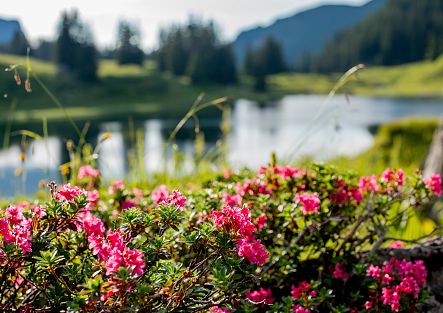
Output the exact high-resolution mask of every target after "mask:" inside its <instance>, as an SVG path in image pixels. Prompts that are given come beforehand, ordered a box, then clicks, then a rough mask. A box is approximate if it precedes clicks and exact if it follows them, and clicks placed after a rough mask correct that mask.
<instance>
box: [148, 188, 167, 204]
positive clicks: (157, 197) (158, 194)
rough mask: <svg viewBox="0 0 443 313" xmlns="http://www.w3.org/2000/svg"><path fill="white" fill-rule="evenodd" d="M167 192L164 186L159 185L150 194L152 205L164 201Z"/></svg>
mask: <svg viewBox="0 0 443 313" xmlns="http://www.w3.org/2000/svg"><path fill="white" fill-rule="evenodd" d="M168 195H169V192H168V188H167V187H166V186H165V185H160V186H158V187H157V188H156V189H154V190H153V191H152V192H151V199H152V201H154V203H157V204H160V203H161V202H162V201H164V200H166V198H167V197H168Z"/></svg>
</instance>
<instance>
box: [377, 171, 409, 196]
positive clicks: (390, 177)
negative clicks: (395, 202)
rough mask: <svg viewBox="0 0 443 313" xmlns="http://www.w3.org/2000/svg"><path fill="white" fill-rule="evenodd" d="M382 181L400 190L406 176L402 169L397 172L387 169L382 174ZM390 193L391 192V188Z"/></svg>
mask: <svg viewBox="0 0 443 313" xmlns="http://www.w3.org/2000/svg"><path fill="white" fill-rule="evenodd" d="M381 181H382V182H383V183H385V184H388V185H391V186H392V187H394V188H398V187H401V186H403V185H404V183H405V174H404V172H403V170H402V169H399V170H397V171H395V170H392V169H389V168H387V169H385V170H384V172H383V173H382V174H381ZM388 191H390V189H389V188H388Z"/></svg>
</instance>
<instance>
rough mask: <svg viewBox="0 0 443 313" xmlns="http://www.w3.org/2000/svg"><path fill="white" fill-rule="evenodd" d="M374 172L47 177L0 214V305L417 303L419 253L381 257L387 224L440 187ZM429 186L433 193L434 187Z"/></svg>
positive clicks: (269, 308)
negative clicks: (138, 183) (189, 188)
mask: <svg viewBox="0 0 443 313" xmlns="http://www.w3.org/2000/svg"><path fill="white" fill-rule="evenodd" d="M439 179H440V178H439V177H438V176H434V177H433V179H432V181H431V180H427V181H424V180H423V179H422V177H421V176H420V174H415V175H413V176H409V177H405V175H404V173H403V171H402V170H400V169H399V170H394V169H387V170H386V171H384V172H383V173H382V174H381V175H380V176H371V177H361V178H359V177H356V176H355V175H353V174H350V173H337V171H336V170H335V169H333V168H330V167H327V166H323V165H316V164H314V165H312V166H310V167H309V168H303V169H294V168H290V167H284V168H282V167H279V166H277V165H275V164H271V165H270V166H268V167H263V168H260V170H259V171H258V173H257V174H253V173H251V172H249V171H242V172H239V173H237V174H231V173H230V172H226V173H225V175H224V176H221V177H219V179H217V180H215V181H211V182H208V183H206V184H204V185H203V186H202V188H200V189H198V190H196V191H193V192H189V193H186V194H185V195H183V194H182V193H181V192H179V191H177V190H176V191H172V192H170V191H169V190H168V189H167V187H166V186H160V187H159V188H158V189H155V190H140V189H137V188H132V189H131V188H128V187H127V186H126V185H125V183H124V182H123V181H117V182H114V183H113V184H112V185H111V186H110V187H109V188H108V189H107V190H105V189H104V188H101V189H99V190H97V189H96V188H98V187H99V184H100V177H99V172H98V171H96V170H94V169H93V168H91V167H84V168H81V169H80V177H79V186H71V185H69V184H68V185H63V186H61V187H60V188H57V186H56V185H55V184H54V183H52V184H50V194H51V197H50V201H48V202H46V203H44V204H41V203H20V204H11V205H9V206H8V207H7V208H5V209H1V210H0V236H1V237H2V246H1V250H0V268H1V273H2V281H1V283H0V308H1V309H2V310H3V311H23V312H27V311H28V312H32V311H36V310H37V309H39V310H42V311H61V310H66V311H69V312H76V311H91V312H119V311H124V312H127V311H128V312H129V311H141V312H234V311H239V312H292V311H293V312H303V313H304V312H344V311H346V310H347V309H349V311H351V312H357V311H363V312H385V311H386V312H391V311H395V312H397V311H404V310H406V309H410V308H413V307H414V305H415V304H416V303H418V302H420V301H422V300H423V299H424V296H425V292H424V285H425V279H426V268H425V266H424V264H423V262H422V261H420V260H414V261H410V260H397V259H392V260H390V261H386V262H382V260H379V259H378V258H377V254H376V252H377V250H378V249H379V248H380V247H384V246H386V245H389V244H391V243H394V245H395V246H399V245H401V244H400V243H399V242H397V241H394V238H392V237H390V229H392V228H398V227H400V226H399V225H400V224H402V223H404V222H405V218H406V219H407V217H408V216H410V215H411V214H414V211H415V210H419V209H420V208H421V206H422V205H423V204H424V203H426V201H428V200H429V198H430V197H433V196H434V194H438V193H439V192H441V179H440V180H439ZM439 187H440V189H439Z"/></svg>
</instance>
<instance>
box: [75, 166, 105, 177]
mask: <svg viewBox="0 0 443 313" xmlns="http://www.w3.org/2000/svg"><path fill="white" fill-rule="evenodd" d="M77 177H78V179H83V178H89V177H90V178H98V177H100V171H99V170H97V169H95V168H93V167H92V166H91V165H85V166H82V167H80V169H79V170H78V176H77Z"/></svg>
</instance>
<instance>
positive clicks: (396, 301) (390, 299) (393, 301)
mask: <svg viewBox="0 0 443 313" xmlns="http://www.w3.org/2000/svg"><path fill="white" fill-rule="evenodd" d="M399 291H400V290H399V287H397V286H394V287H392V288H383V289H382V296H381V300H382V301H383V303H384V304H387V305H389V306H390V307H391V309H392V311H394V312H398V310H399V309H400V299H401V295H400V292H399Z"/></svg>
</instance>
